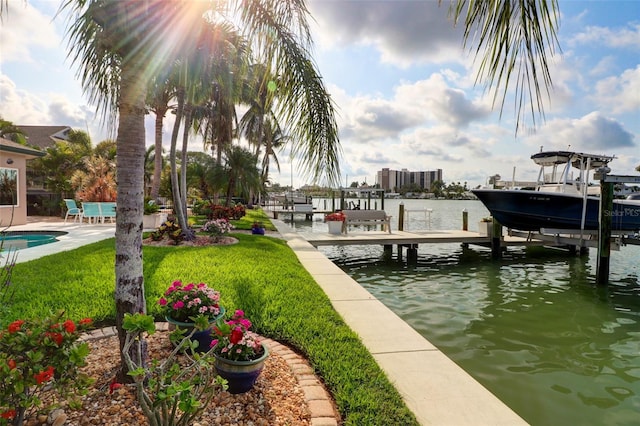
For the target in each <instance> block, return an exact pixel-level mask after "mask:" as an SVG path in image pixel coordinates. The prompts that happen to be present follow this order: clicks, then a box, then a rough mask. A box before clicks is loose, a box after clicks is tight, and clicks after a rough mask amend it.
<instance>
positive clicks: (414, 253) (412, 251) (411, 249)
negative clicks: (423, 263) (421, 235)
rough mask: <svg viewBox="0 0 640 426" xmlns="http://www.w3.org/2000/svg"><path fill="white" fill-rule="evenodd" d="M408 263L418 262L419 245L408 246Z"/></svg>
mask: <svg viewBox="0 0 640 426" xmlns="http://www.w3.org/2000/svg"><path fill="white" fill-rule="evenodd" d="M407 263H411V264H416V263H418V245H417V244H411V245H410V246H408V247H407Z"/></svg>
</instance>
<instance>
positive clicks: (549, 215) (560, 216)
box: [472, 151, 640, 231]
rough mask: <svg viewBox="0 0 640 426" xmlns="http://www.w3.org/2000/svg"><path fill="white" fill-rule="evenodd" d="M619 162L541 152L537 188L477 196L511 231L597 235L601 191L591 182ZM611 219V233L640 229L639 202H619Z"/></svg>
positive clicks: (484, 191)
mask: <svg viewBox="0 0 640 426" xmlns="http://www.w3.org/2000/svg"><path fill="white" fill-rule="evenodd" d="M614 158H615V157H610V156H604V155H597V154H586V153H580V152H571V151H548V152H539V153H537V154H534V155H532V156H531V159H532V160H533V161H534V162H535V163H536V164H537V165H539V166H540V173H539V175H538V182H537V184H536V186H535V188H531V189H519V190H512V189H511V190H509V189H501V190H499V189H476V190H473V191H472V192H473V193H474V194H475V195H476V196H477V197H478V199H480V201H482V203H483V204H484V205H485V207H486V208H487V209H488V210H489V211H490V212H491V214H492V215H493V217H494V218H495V219H496V220H497V221H498V222H499V223H500V224H502V225H503V226H505V227H508V228H511V229H519V230H523V231H539V230H540V229H542V228H551V229H571V230H597V229H598V226H599V218H600V213H599V211H600V199H599V186H596V185H591V184H590V183H589V178H590V174H591V173H592V172H593V171H594V170H597V169H599V168H601V167H604V166H607V164H608V163H609V162H610V161H612V160H613V159H614ZM575 173H577V174H578V175H577V176H574V174H575ZM610 214H611V218H612V221H611V229H612V230H614V231H625V230H626V231H638V229H640V199H633V198H629V197H628V198H627V199H624V200H614V203H613V210H612V211H611V212H610Z"/></svg>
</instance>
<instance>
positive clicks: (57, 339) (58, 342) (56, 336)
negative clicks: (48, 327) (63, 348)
mask: <svg viewBox="0 0 640 426" xmlns="http://www.w3.org/2000/svg"><path fill="white" fill-rule="evenodd" d="M44 335H45V336H47V337H48V338H50V339H51V340H53V341H54V342H55V343H56V345H58V346H60V345H61V344H62V340H63V337H62V334H60V333H51V332H47V333H45V334H44Z"/></svg>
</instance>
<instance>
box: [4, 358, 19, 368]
mask: <svg viewBox="0 0 640 426" xmlns="http://www.w3.org/2000/svg"><path fill="white" fill-rule="evenodd" d="M7 364H8V365H9V370H13V369H14V368H16V367H17V366H18V364H17V363H16V360H15V359H10V360H9V361H7Z"/></svg>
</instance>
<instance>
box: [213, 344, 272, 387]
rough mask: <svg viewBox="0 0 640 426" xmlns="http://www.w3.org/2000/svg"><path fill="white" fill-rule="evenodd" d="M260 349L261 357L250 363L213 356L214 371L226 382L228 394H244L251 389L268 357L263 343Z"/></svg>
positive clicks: (267, 351)
mask: <svg viewBox="0 0 640 426" xmlns="http://www.w3.org/2000/svg"><path fill="white" fill-rule="evenodd" d="M262 349H263V350H264V353H263V354H262V356H261V357H260V358H258V359H254V360H251V361H232V360H229V359H226V358H223V357H221V356H219V355H217V354H214V356H215V358H216V360H215V367H216V371H217V372H218V375H219V376H220V377H222V378H224V379H226V380H227V382H228V385H229V389H228V391H229V393H233V394H237V393H245V392H248V391H250V390H251V388H253V385H254V384H255V383H256V380H258V376H259V375H260V373H261V372H262V368H263V367H264V361H265V360H266V359H267V357H268V356H269V350H268V349H267V347H266V346H265V344H264V343H262Z"/></svg>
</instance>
